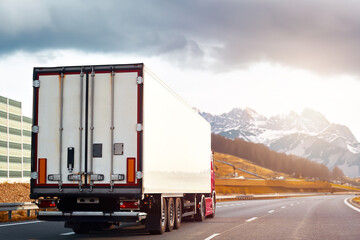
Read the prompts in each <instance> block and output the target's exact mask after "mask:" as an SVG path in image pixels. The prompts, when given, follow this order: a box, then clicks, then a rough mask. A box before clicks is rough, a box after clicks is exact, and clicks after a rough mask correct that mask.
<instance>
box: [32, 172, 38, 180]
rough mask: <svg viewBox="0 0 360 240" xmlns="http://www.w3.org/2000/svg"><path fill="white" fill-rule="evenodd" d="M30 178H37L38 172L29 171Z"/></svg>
mask: <svg viewBox="0 0 360 240" xmlns="http://www.w3.org/2000/svg"><path fill="white" fill-rule="evenodd" d="M30 178H31V179H38V173H37V172H31V173H30Z"/></svg>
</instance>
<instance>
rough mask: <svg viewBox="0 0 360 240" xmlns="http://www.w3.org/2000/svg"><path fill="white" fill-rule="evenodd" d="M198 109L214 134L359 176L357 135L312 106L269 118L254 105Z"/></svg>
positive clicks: (359, 162)
mask: <svg viewBox="0 0 360 240" xmlns="http://www.w3.org/2000/svg"><path fill="white" fill-rule="evenodd" d="M196 110H197V112H198V113H199V114H200V115H201V116H203V117H204V118H205V119H206V120H207V121H208V122H209V123H210V124H211V130H212V132H213V133H215V134H219V135H221V136H224V137H227V138H230V139H235V138H241V139H243V140H245V141H248V142H253V143H262V144H264V145H266V146H268V147H269V148H270V149H272V150H274V151H277V152H282V153H287V154H293V155H297V156H300V157H304V158H308V159H309V160H312V161H314V162H317V163H324V164H325V165H326V166H327V167H329V168H330V169H333V168H334V167H335V166H338V167H339V168H340V169H341V170H343V172H344V173H345V175H348V176H349V177H357V176H360V143H359V142H358V141H357V139H356V137H355V136H354V135H353V133H352V132H351V130H350V129H349V128H348V127H347V126H345V125H341V124H335V123H331V122H329V121H328V120H327V119H326V117H325V116H324V115H323V114H321V113H320V112H317V111H315V110H313V109H310V108H305V109H304V110H303V111H302V113H301V114H297V113H296V112H294V111H291V112H289V113H288V114H279V115H275V116H271V117H269V118H268V117H265V116H264V115H262V114H259V113H257V112H256V111H255V110H253V109H251V108H245V109H241V108H234V109H232V110H231V111H229V112H228V113H222V114H219V115H213V114H211V113H206V112H202V111H200V110H198V109H196Z"/></svg>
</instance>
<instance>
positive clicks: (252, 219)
mask: <svg viewBox="0 0 360 240" xmlns="http://www.w3.org/2000/svg"><path fill="white" fill-rule="evenodd" d="M255 219H257V217H253V218H250V219H248V220H246V221H247V222H251V221H254V220H255Z"/></svg>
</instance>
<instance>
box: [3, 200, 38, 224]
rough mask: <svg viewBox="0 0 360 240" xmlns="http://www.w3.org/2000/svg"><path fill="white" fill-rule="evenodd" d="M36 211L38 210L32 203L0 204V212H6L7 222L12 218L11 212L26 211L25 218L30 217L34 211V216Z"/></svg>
mask: <svg viewBox="0 0 360 240" xmlns="http://www.w3.org/2000/svg"><path fill="white" fill-rule="evenodd" d="M38 209H39V208H38V206H37V205H36V204H35V203H32V202H22V203H0V212H4V211H7V212H8V219H9V221H10V220H11V217H12V211H19V210H27V216H28V217H30V215H31V210H34V211H35V215H36V214H37V211H38Z"/></svg>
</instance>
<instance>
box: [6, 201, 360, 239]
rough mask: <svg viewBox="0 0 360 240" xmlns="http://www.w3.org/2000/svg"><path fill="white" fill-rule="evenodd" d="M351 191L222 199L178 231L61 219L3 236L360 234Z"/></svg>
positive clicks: (15, 227)
mask: <svg viewBox="0 0 360 240" xmlns="http://www.w3.org/2000/svg"><path fill="white" fill-rule="evenodd" d="M348 197H350V196H345V195H343V196H342V195H326V196H325V195H324V196H314V197H298V198H286V199H273V200H247V201H231V202H221V203H218V206H217V212H216V217H215V218H214V219H206V220H205V221H203V222H191V221H187V222H183V223H182V227H181V229H180V230H174V231H172V232H171V233H165V234H163V235H156V236H151V235H148V234H147V232H146V231H145V229H144V227H143V226H141V225H136V224H135V225H134V224H131V225H126V226H123V227H122V228H116V229H110V230H104V231H100V232H92V233H90V234H85V235H76V234H74V233H73V232H72V231H71V229H67V228H63V223H60V222H36V221H32V222H20V223H7V224H0V239H200V240H201V239H202V240H205V239H206V240H210V239H215V240H217V239H267V240H268V239H296V240H298V239H307V240H308V239H354V240H357V239H360V212H358V211H355V210H354V209H352V208H350V207H349V206H347V205H346V204H345V203H344V200H345V199H346V198H348Z"/></svg>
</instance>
